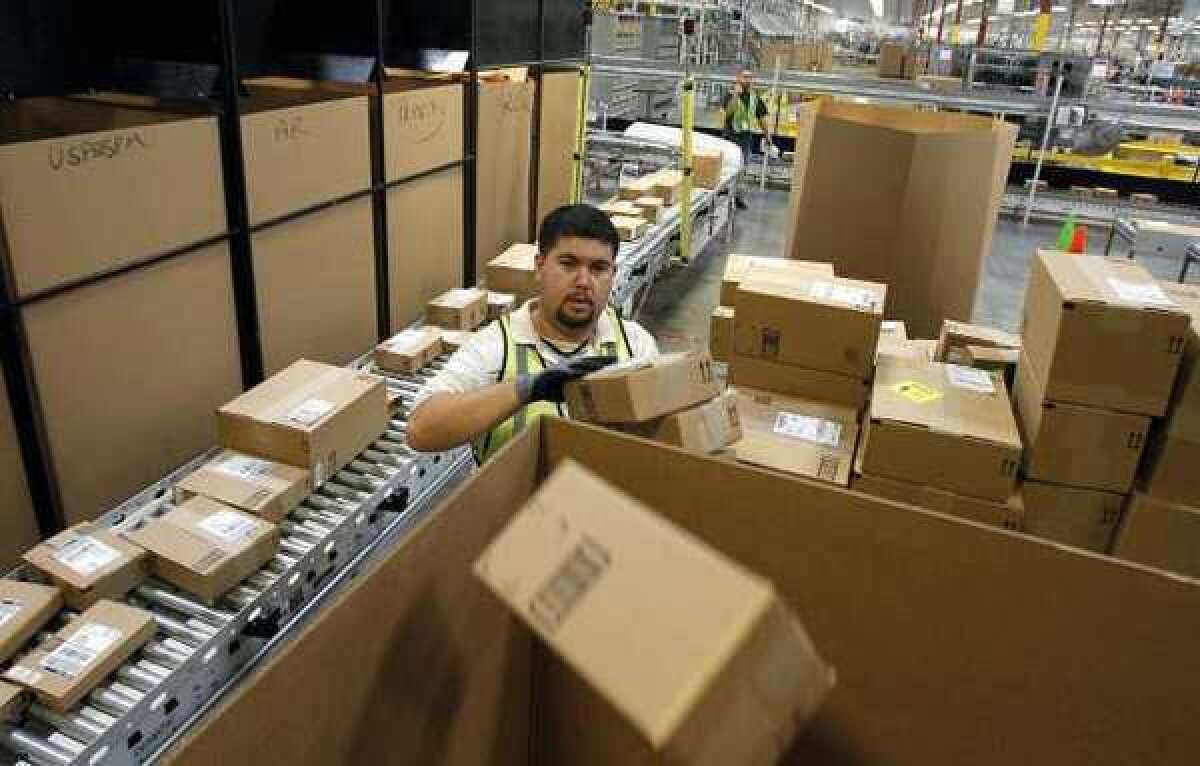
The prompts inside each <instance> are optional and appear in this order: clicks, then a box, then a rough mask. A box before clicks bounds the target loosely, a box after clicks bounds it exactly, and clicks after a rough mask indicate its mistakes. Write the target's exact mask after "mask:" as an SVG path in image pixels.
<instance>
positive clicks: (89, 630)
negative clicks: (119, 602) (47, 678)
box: [41, 623, 121, 678]
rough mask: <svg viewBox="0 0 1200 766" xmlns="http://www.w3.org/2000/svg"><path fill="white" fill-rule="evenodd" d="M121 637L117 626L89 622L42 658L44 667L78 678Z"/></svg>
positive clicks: (49, 670)
mask: <svg viewBox="0 0 1200 766" xmlns="http://www.w3.org/2000/svg"><path fill="white" fill-rule="evenodd" d="M120 638H121V631H119V630H117V629H116V628H111V627H109V626H107V625H100V624H98V623H89V624H87V625H84V626H83V627H81V628H80V629H79V630H77V631H75V634H74V635H72V636H71V637H70V638H69V639H67V640H66V641H65V642H63V644H62V645H61V646H59V647H58V648H57V649H55V650H54V651H52V652H50V653H49V654H47V655H46V656H45V657H44V658H42V661H41V666H42V669H43V670H46V671H47V672H50V673H55V674H57V675H60V676H63V677H65V678H78V677H79V676H80V675H82V674H83V672H84V671H85V670H86V669H87V667H88V666H89V665H91V664H92V663H93V662H95V661H96V658H97V657H99V656H100V655H101V654H103V653H104V652H106V651H108V649H109V648H110V647H111V646H112V645H113V644H115V643H116V642H117V641H119V640H120Z"/></svg>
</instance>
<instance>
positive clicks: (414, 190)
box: [376, 167, 498, 340]
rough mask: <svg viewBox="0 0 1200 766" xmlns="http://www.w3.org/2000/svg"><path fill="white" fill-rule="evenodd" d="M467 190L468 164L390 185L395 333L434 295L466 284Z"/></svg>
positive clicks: (389, 240) (390, 280)
mask: <svg viewBox="0 0 1200 766" xmlns="http://www.w3.org/2000/svg"><path fill="white" fill-rule="evenodd" d="M463 193H464V192H463V169H462V167H454V168H450V169H447V170H443V171H440V172H438V173H434V174H433V175H430V176H425V177H423V178H419V179H417V180H415V181H410V182H408V183H405V184H401V185H400V186H395V187H392V188H391V189H388V191H387V209H388V216H387V224H388V236H387V243H388V274H389V278H388V289H389V291H390V293H391V295H390V297H389V300H390V303H391V307H392V316H391V319H392V327H391V331H392V332H399V331H400V330H403V329H404V328H405V327H408V326H409V325H411V324H412V323H413V322H416V321H417V320H418V319H420V317H421V314H422V312H424V311H425V305H426V304H427V303H428V302H429V301H430V300H432V299H434V298H436V297H437V296H439V295H441V294H442V293H444V292H446V291H447V290H450V289H452V288H454V287H458V286H460V285H462V284H463V248H464V245H463V238H464V225H463V206H462V204H461V200H462V198H463ZM493 289H498V288H493ZM376 340H377V338H376Z"/></svg>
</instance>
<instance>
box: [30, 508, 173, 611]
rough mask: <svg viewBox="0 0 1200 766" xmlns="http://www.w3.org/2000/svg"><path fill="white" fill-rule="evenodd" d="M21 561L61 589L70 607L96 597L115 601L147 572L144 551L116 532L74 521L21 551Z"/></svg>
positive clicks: (82, 606) (79, 606)
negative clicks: (23, 553)
mask: <svg viewBox="0 0 1200 766" xmlns="http://www.w3.org/2000/svg"><path fill="white" fill-rule="evenodd" d="M25 561H26V562H28V563H29V565H30V566H32V567H34V568H35V569H37V570H38V571H40V572H41V573H42V574H44V575H45V576H46V577H47V578H48V579H49V580H50V582H52V583H54V585H55V586H57V587H58V589H59V590H60V591H62V595H63V600H64V601H65V602H66V604H67V606H70V607H71V608H72V609H87V608H88V607H89V606H91V605H92V604H94V603H96V602H97V601H99V600H100V599H104V598H106V599H109V600H113V601H116V600H119V599H121V598H123V597H124V596H125V594H126V593H128V592H129V591H131V590H133V589H134V588H136V587H137V586H139V585H141V584H142V583H143V582H144V581H145V579H146V576H147V575H148V574H149V564H150V562H149V557H148V556H147V555H146V551H144V550H142V549H141V548H139V547H138V546H136V545H133V544H132V543H130V542H129V541H128V540H125V539H124V538H122V537H121V536H120V535H118V534H117V533H116V532H113V531H111V530H109V529H105V528H103V527H99V526H94V525H92V524H87V523H84V524H77V525H75V526H73V527H71V528H70V529H66V530H63V531H62V532H59V533H58V534H57V535H55V536H54V537H52V538H50V539H49V540H46V541H44V542H42V543H40V544H39V545H38V546H36V547H35V548H33V549H32V550H30V551H29V552H28V553H26V554H25Z"/></svg>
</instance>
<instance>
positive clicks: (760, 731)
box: [475, 461, 834, 764]
mask: <svg viewBox="0 0 1200 766" xmlns="http://www.w3.org/2000/svg"><path fill="white" fill-rule="evenodd" d="M475 572H476V574H477V576H478V577H479V578H480V579H481V580H482V581H483V582H484V583H485V584H486V585H487V586H488V588H490V589H491V590H492V592H493V593H494V594H495V595H496V596H498V597H499V598H500V599H501V600H502V601H504V603H505V604H506V605H507V606H508V607H509V608H510V609H512V610H513V611H514V612H515V613H516V614H517V615H519V616H520V617H521V619H522V620H523V621H524V622H525V623H526V624H527V625H528V626H529V628H530V629H532V630H533V631H534V632H535V633H536V634H537V635H538V636H539V637H541V639H542V640H543V641H544V642H545V643H546V644H547V645H548V646H549V648H550V650H551V651H553V652H554V653H555V654H556V655H558V657H560V658H561V659H562V660H563V661H564V662H565V663H566V664H567V665H568V666H569V667H571V668H572V669H573V670H574V671H575V673H576V674H578V675H579V676H580V677H581V678H583V679H584V680H585V681H586V682H587V683H588V684H590V685H591V686H592V687H593V688H595V689H596V690H597V691H598V692H599V694H600V695H601V696H602V697H603V698H604V699H605V700H607V702H608V704H610V705H611V706H612V707H613V708H615V709H616V710H617V711H618V712H619V713H620V714H621V716H622V717H623V718H625V719H626V720H627V721H628V722H629V723H630V724H631V725H632V726H633V727H634V728H635V729H636V730H637V731H638V732H639V733H640V734H641V736H642V737H643V739H644V740H645V741H646V742H647V743H648V744H649V745H650V746H651V747H652V748H654V749H655V750H657V751H659V752H660V753H661V754H662V755H663V756H664V757H665V758H666V760H667V761H669V762H670V763H677V764H709V763H712V764H716V763H721V764H748V763H763V764H765V763H774V762H775V761H776V760H777V759H778V758H779V757H780V756H781V755H782V754H783V751H784V750H785V749H786V748H787V746H788V744H789V743H790V742H791V740H792V738H793V737H794V736H795V734H796V733H797V731H798V730H799V729H800V727H801V726H802V725H803V724H804V723H805V721H806V720H807V719H808V718H809V717H810V716H812V714H813V713H814V712H815V711H816V710H817V709H818V708H819V707H820V705H821V703H822V701H823V700H824V698H825V696H826V695H827V694H828V693H829V690H830V689H831V688H832V687H833V685H834V673H833V670H832V669H831V668H830V667H829V666H828V665H827V664H826V663H825V662H824V661H823V660H822V659H821V657H820V655H819V654H818V653H817V650H816V648H815V647H814V646H813V643H812V641H811V639H810V638H809V637H808V634H807V633H806V631H805V630H804V627H803V626H802V625H801V624H800V623H799V621H797V620H796V618H795V617H793V616H792V615H791V614H790V613H789V612H788V610H787V608H786V607H785V606H784V605H783V604H782V603H780V601H779V600H778V598H777V597H776V595H775V592H774V588H773V587H772V585H771V584H770V583H769V582H768V581H766V580H763V579H761V578H759V577H757V576H756V575H754V574H752V573H750V572H749V571H747V570H746V569H744V568H742V567H741V566H740V565H738V564H736V563H734V562H732V561H730V560H729V559H727V558H725V557H724V556H722V555H721V554H719V553H718V552H716V551H715V550H713V549H712V548H709V547H708V546H707V545H705V544H704V543H702V542H700V541H699V540H698V539H696V538H694V537H692V536H691V535H690V534H688V533H687V532H685V531H683V530H682V529H680V528H678V527H676V526H674V525H672V524H671V523H670V522H668V521H666V520H665V519H664V518H662V517H661V516H659V515H657V514H655V513H654V512H653V511H651V510H650V509H649V508H647V507H645V506H643V505H642V504H640V503H638V502H637V501H636V500H634V499H632V498H631V497H629V496H628V495H625V494H624V493H622V492H621V491H620V490H618V489H616V488H615V487H613V486H612V485H610V484H608V483H606V482H605V481H603V480H601V479H599V478H598V477H596V476H595V474H593V473H591V472H590V471H588V470H587V469H585V468H582V467H581V466H580V465H579V464H578V463H575V462H573V461H567V462H565V463H564V464H562V465H560V466H559V467H558V468H557V469H556V470H555V471H554V473H553V474H551V475H550V477H549V478H547V479H546V481H545V482H544V483H543V484H542V486H541V487H540V488H539V489H538V491H537V492H536V494H534V496H533V497H532V498H531V499H530V501H529V502H528V503H527V504H526V505H525V507H524V508H523V509H522V510H521V511H519V512H518V513H517V515H516V516H515V517H513V519H512V521H511V522H510V523H509V524H508V526H507V527H505V529H504V530H503V531H502V532H501V533H500V534H499V536H497V537H496V538H495V539H494V540H493V541H492V543H491V544H490V545H489V546H488V547H487V548H486V549H485V550H484V552H483V554H482V555H481V556H480V557H479V558H478V560H477V561H476V563H475ZM697 588H701V589H702V590H703V597H702V598H698V597H696V596H697Z"/></svg>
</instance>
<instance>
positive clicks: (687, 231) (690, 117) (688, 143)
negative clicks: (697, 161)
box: [679, 76, 696, 263]
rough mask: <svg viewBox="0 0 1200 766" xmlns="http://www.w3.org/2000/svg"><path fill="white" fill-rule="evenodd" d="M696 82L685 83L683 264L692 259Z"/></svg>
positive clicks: (681, 215) (681, 208)
mask: <svg viewBox="0 0 1200 766" xmlns="http://www.w3.org/2000/svg"><path fill="white" fill-rule="evenodd" d="M695 108H696V80H695V78H693V77H691V76H688V77H687V78H685V79H684V81H683V115H682V117H683V120H682V122H683V140H682V142H681V144H682V146H683V198H682V199H680V201H679V253H680V256H681V257H682V258H683V262H684V263H687V262H688V261H689V260H691V258H692V126H693V125H694V123H695V117H696V114H695Z"/></svg>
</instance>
